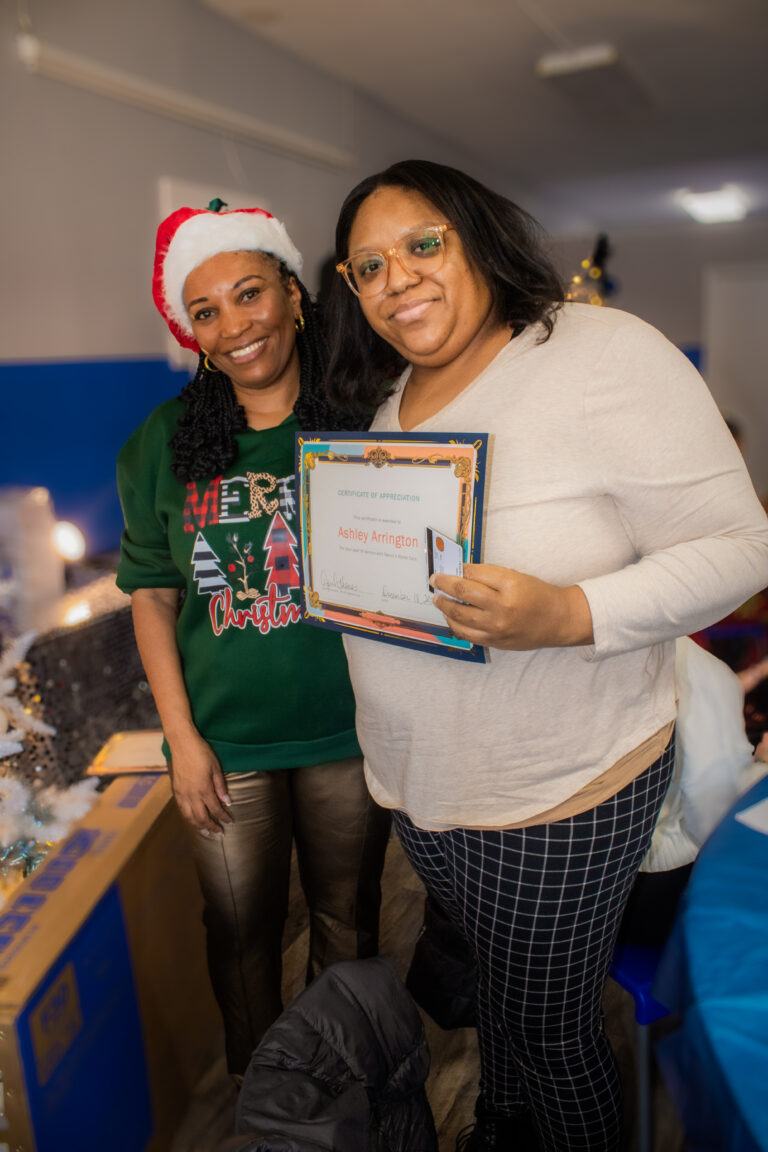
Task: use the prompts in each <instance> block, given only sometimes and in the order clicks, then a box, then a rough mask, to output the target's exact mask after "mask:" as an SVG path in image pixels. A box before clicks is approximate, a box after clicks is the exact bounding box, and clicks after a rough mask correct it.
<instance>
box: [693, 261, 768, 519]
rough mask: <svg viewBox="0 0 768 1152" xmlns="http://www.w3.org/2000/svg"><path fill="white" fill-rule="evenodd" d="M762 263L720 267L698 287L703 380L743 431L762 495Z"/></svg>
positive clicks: (765, 306)
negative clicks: (704, 351)
mask: <svg viewBox="0 0 768 1152" xmlns="http://www.w3.org/2000/svg"><path fill="white" fill-rule="evenodd" d="M766 317H768V261H763V262H762V263H759V262H749V263H745V264H723V265H720V266H718V267H714V268H711V269H709V270H708V273H707V275H706V277H705V285H704V323H705V332H706V342H707V363H708V369H707V378H708V381H709V386H710V388H711V389H712V394H713V395H714V397H715V400H716V401H717V403H718V404H719V405H720V407H721V408H722V409H723V410H724V411H725V412H726V413H727V414H728V415H729V416H732V417H733V418H735V419H736V420H737V421H738V423H739V424H740V425H741V428H742V432H743V444H742V451H743V453H744V458H745V460H746V462H747V466H748V467H749V471H750V474H751V476H752V479H753V481H754V483H755V487H756V488H757V491H758V492H759V493H760V494H761V496H768V323H767V322H766Z"/></svg>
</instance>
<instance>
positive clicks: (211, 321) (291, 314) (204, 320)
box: [184, 252, 301, 393]
mask: <svg viewBox="0 0 768 1152" xmlns="http://www.w3.org/2000/svg"><path fill="white" fill-rule="evenodd" d="M184 307H185V308H186V310H187V313H188V315H189V319H190V323H191V325H192V332H193V335H194V337H195V340H197V342H198V344H199V345H200V347H201V348H204V349H205V352H206V354H207V356H208V358H209V360H211V361H212V363H213V364H214V365H215V366H216V367H217V368H218V369H219V370H220V371H222V372H224V373H225V374H226V375H227V376H229V378H230V380H231V381H232V383H233V385H234V387H235V391H236V392H238V391H239V390H242V391H243V392H246V393H247V392H252V391H254V390H263V389H268V388H270V387H273V386H275V385H278V386H280V387H281V388H284V387H285V386H286V384H289V385H291V386H292V385H293V384H294V383H295V387H296V390H298V386H299V357H298V351H297V349H296V329H295V321H296V319H297V318H298V316H299V313H300V311H301V295H300V292H299V287H298V285H297V283H296V281H295V280H294V279H293V278H291V280H290V281H289V284H288V286H286V285H285V283H284V282H283V279H282V278H281V276H280V271H279V268H278V265H277V263H276V262H275V260H274V259H273V258H272V257H270V256H267V255H265V254H264V253H263V252H221V253H219V254H218V255H217V256H212V257H211V258H210V260H206V261H205V262H204V263H203V264H200V265H199V266H198V267H197V268H194V269H193V270H192V271H191V272H190V273H189V275H188V276H187V279H186V281H185V282H184ZM294 378H295V379H294Z"/></svg>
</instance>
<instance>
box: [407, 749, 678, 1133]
mask: <svg viewBox="0 0 768 1152" xmlns="http://www.w3.org/2000/svg"><path fill="white" fill-rule="evenodd" d="M673 760H674V740H673V741H672V742H670V744H669V746H668V747H667V749H666V750H665V751H664V753H663V754H662V756H661V757H660V758H659V759H658V760H657V761H656V762H655V763H654V764H652V765H651V767H650V768H648V769H647V770H646V771H645V772H643V773H642V774H641V775H640V776H638V777H637V778H636V779H635V780H633V781H632V782H631V783H630V784H629V785H627V787H626V788H624V789H623V790H622V791H621V792H619V793H618V794H617V795H616V796H613V797H612V798H611V799H609V800H606V801H605V802H604V803H603V804H600V805H598V807H597V808H593V809H592V810H590V811H588V812H585V813H583V814H582V815H579V816H574V817H572V818H571V819H568V820H559V821H557V822H556V823H553V824H540V825H537V826H535V827H531V828H521V829H510V830H507V831H496V830H486V831H474V830H471V829H467V828H453V829H451V830H450V831H448V832H427V831H424V830H422V829H419V828H416V827H415V826H414V825H413V824H412V823H411V821H410V820H409V819H408V817H407V816H406V815H405V813H403V812H396V813H395V814H394V818H395V823H396V826H397V830H398V833H399V835H400V839H401V841H402V844H403V847H404V849H405V852H406V854H407V856H408V858H409V860H410V862H411V864H412V865H413V867H414V868H415V870H416V872H417V873H418V874H419V876H420V877H421V879H422V880H423V881H424V883H425V885H426V886H427V888H428V889H430V891H431V892H432V893H433V894H434V896H435V898H436V899H437V900H438V901H439V902H440V903H441V904H442V906H443V908H444V909H445V910H446V912H447V913H448V914H449V915H450V916H451V918H452V919H453V920H454V922H455V923H456V924H458V925H459V926H460V927H461V929H462V931H463V933H464V935H465V936H466V938H467V939H468V940H469V941H470V943H471V944H472V946H473V948H474V951H475V955H476V959H477V968H478V1005H477V1011H478V1039H479V1044H480V1056H481V1079H480V1092H481V1098H482V1102H483V1105H484V1106H485V1107H486V1108H488V1109H491V1110H492V1111H494V1112H499V1113H502V1114H505V1115H514V1114H516V1113H519V1112H524V1111H527V1110H529V1109H530V1111H531V1112H532V1113H533V1117H534V1120H535V1123H536V1126H537V1128H538V1131H539V1134H540V1138H541V1141H542V1144H543V1146H544V1147H545V1148H546V1149H547V1152H576V1150H577V1149H583V1150H587V1149H588V1150H589V1152H616V1150H617V1149H618V1148H619V1147H620V1131H621V1109H620V1091H619V1081H618V1075H617V1070H616V1064H615V1061H614V1057H613V1053H612V1051H611V1048H610V1045H609V1043H608V1040H607V1038H606V1036H605V1032H604V1028H603V1020H602V1013H601V999H602V993H603V987H604V984H605V981H606V979H607V976H608V969H609V966H610V962H611V956H612V952H613V946H614V941H615V937H616V933H617V930H618V926H619V921H620V919H621V914H622V912H623V909H624V905H625V903H626V900H627V898H628V896H629V891H630V888H631V887H632V883H633V881H634V878H635V874H636V872H637V869H638V867H639V865H640V862H641V861H642V859H643V856H644V855H645V853H646V851H647V849H648V845H649V842H650V839H651V835H652V833H653V829H654V825H655V823H656V818H657V816H658V813H659V809H660V807H661V804H662V801H663V799H664V795H665V793H666V790H667V787H668V784H669V779H670V775H671V772H672V766H673Z"/></svg>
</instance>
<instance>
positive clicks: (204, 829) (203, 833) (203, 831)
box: [200, 828, 210, 836]
mask: <svg viewBox="0 0 768 1152" xmlns="http://www.w3.org/2000/svg"><path fill="white" fill-rule="evenodd" d="M200 835H201V836H210V832H209V831H208V829H207V828H201V829H200Z"/></svg>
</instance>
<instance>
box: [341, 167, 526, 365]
mask: <svg viewBox="0 0 768 1152" xmlns="http://www.w3.org/2000/svg"><path fill="white" fill-rule="evenodd" d="M450 223H451V222H450V221H449V220H445V219H443V217H442V216H441V214H440V212H439V211H438V209H437V208H435V206H434V205H433V204H431V203H430V202H429V200H426V199H425V198H424V197H423V196H421V195H420V194H419V193H418V192H412V191H410V190H408V189H405V188H397V187H387V186H385V187H381V188H377V189H376V191H375V192H372V193H371V195H370V196H369V197H368V198H367V199H366V200H364V201H363V203H362V204H361V206H360V208H359V210H358V212H357V215H356V217H355V219H354V222H353V224H352V228H351V230H350V234H349V252H348V253H347V255H349V256H354V255H355V254H356V253H359V252H365V251H379V252H386V251H388V250H389V249H390V248H393V247H396V246H397V245H398V244H399V243H400V241H401V240H402V238H403V237H404V236H406V235H408V233H410V232H415V231H417V230H418V229H420V228H424V227H428V226H430V225H438V224H450ZM445 246H446V247H445V261H444V263H443V265H442V267H441V268H440V269H439V270H438V271H437V272H432V273H428V274H424V275H419V274H417V273H411V272H406V271H405V269H404V268H403V267H402V266H401V264H400V263H399V261H398V260H396V259H394V258H390V261H389V276H388V280H387V285H386V287H385V288H384V289H383V291H381V292H380V293H379V294H378V295H377V296H369V297H363V298H361V299H360V300H359V301H358V303H359V305H360V307H361V308H362V310H363V313H364V315H365V318H366V320H367V321H368V323H369V324H370V325H371V327H372V328H373V330H374V331H375V332H376V333H377V334H378V335H379V336H381V337H382V339H384V340H386V341H387V343H388V344H391V345H392V347H393V348H395V349H396V350H397V351H398V352H399V353H400V354H401V355H402V356H404V357H405V358H406V360H410V361H411V362H412V363H413V364H414V365H416V366H418V367H419V368H421V369H426V370H429V369H437V368H444V367H446V366H448V365H450V364H453V363H454V362H455V361H458V360H460V359H462V358H465V357H467V356H468V355H469V356H471V355H472V354H473V353H474V352H476V351H478V350H479V349H480V348H481V347H482V346H483V345H484V344H485V342H486V340H487V339H488V338H493V337H495V336H496V334H497V333H498V331H499V328H500V327H503V326H500V325H499V323H498V321H497V319H496V317H495V314H494V309H493V304H492V298H491V292H490V289H489V287H488V285H487V283H486V281H485V279H484V278H483V276H482V275H481V274H480V273H479V271H478V270H477V269H476V268H475V267H474V266H473V265H472V264H470V262H469V260H468V259H467V256H466V254H465V252H464V248H463V245H462V243H461V240H460V238H459V234H458V232H456V230H455V229H452V230H451V231H449V232H446V233H445Z"/></svg>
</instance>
